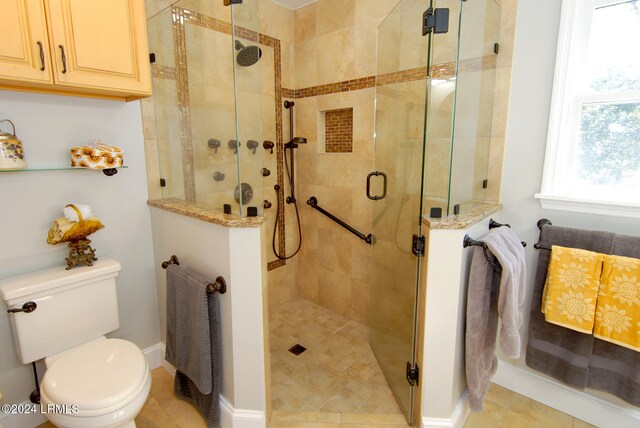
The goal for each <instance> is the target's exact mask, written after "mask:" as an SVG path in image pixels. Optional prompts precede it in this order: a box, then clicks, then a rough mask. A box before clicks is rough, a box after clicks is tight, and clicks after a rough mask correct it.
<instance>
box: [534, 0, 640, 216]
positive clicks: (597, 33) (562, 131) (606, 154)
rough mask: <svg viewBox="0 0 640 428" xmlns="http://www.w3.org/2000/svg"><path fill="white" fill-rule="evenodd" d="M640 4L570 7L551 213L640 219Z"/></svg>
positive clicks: (580, 1)
mask: <svg viewBox="0 0 640 428" xmlns="http://www.w3.org/2000/svg"><path fill="white" fill-rule="evenodd" d="M638 40H640V0H631V1H629V0H626V1H624V0H565V1H563V5H562V17H561V21H560V34H559V37H558V52H557V56H556V72H555V77H554V88H553V99H552V105H551V115H550V118H549V134H548V139H547V150H546V155H545V168H544V174H543V181H542V190H541V193H540V194H538V195H536V197H537V198H539V199H540V200H541V203H542V207H543V208H549V209H562V210H567V211H576V212H590V213H598V214H613V215H621V216H630V217H639V218H640V49H639V48H638V45H637V42H638Z"/></svg>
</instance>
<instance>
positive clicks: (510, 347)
mask: <svg viewBox="0 0 640 428" xmlns="http://www.w3.org/2000/svg"><path fill="white" fill-rule="evenodd" d="M480 241H482V242H484V243H485V244H487V247H489V250H490V251H491V253H493V255H494V256H495V257H496V259H498V262H500V265H501V266H502V273H501V275H500V293H499V294H498V315H499V316H500V320H501V321H502V327H501V328H500V349H502V352H504V354H505V355H506V356H507V357H509V358H518V357H520V348H521V340H520V327H521V326H522V304H523V303H524V291H525V288H526V277H527V274H526V265H527V264H526V262H525V258H524V247H523V246H522V243H521V242H520V239H518V236H517V235H516V234H515V233H514V232H513V231H512V230H511V229H510V228H509V227H507V226H502V227H499V228H497V229H493V230H491V231H490V232H489V233H488V234H486V235H485V236H483V237H482V238H481V239H480Z"/></svg>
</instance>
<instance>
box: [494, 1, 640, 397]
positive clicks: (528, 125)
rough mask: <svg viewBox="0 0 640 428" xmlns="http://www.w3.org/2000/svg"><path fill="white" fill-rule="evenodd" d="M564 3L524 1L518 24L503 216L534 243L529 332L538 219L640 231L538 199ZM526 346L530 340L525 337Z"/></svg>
mask: <svg viewBox="0 0 640 428" xmlns="http://www.w3.org/2000/svg"><path fill="white" fill-rule="evenodd" d="M560 7H561V2H560V1H557V0H520V1H519V10H518V15H517V16H518V18H517V24H516V40H515V51H514V63H513V76H512V85H511V98H510V105H509V119H508V129H507V143H506V153H505V163H504V174H503V180H502V183H503V185H502V186H503V187H502V198H501V200H502V203H503V210H502V212H501V213H500V215H499V218H500V219H501V221H503V222H508V223H510V224H511V225H512V228H513V230H514V231H515V232H516V233H517V234H518V235H519V236H520V238H521V239H523V240H524V241H526V242H527V243H528V244H529V245H528V246H527V248H526V254H527V270H528V278H527V283H528V284H529V287H528V295H527V299H526V301H525V316H526V318H525V327H524V329H525V335H526V333H527V330H528V327H527V325H528V316H529V314H528V312H529V307H530V301H531V284H533V276H534V273H535V268H536V262H537V257H538V254H537V253H538V251H537V250H535V249H534V248H533V244H534V243H535V242H536V241H537V239H538V232H539V230H538V228H537V227H536V222H537V221H538V219H540V218H548V219H549V220H551V222H552V223H553V224H555V225H558V226H568V227H577V228H584V229H592V230H606V231H610V232H615V233H620V234H628V235H638V234H639V230H640V229H639V226H640V222H639V221H638V220H633V219H627V218H619V217H608V216H599V215H585V214H575V213H569V212H562V211H551V210H543V209H541V208H540V203H539V202H538V201H537V200H536V199H534V194H535V193H537V192H539V191H540V183H541V179H542V168H543V164H544V151H545V145H546V137H547V125H548V119H549V107H550V102H551V90H552V83H553V73H554V65H555V55H556V44H557V40H558V26H559V20H560ZM524 346H526V340H525V341H523V347H524ZM509 362H510V363H511V364H514V365H516V366H518V367H525V363H524V357H523V358H521V359H520V360H519V361H509ZM526 370H527V371H528V370H529V369H526ZM532 373H535V372H532ZM601 396H603V397H605V399H606V400H610V401H612V402H615V403H618V404H621V403H622V402H621V400H617V399H616V398H615V397H613V396H611V395H608V394H602V395H601ZM621 405H622V406H623V407H629V408H630V406H625V405H624V404H621Z"/></svg>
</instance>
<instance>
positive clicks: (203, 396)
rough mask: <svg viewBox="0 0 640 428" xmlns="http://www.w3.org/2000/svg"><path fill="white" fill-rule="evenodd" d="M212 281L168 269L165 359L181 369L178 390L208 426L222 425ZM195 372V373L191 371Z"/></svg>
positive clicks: (216, 304)
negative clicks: (210, 282)
mask: <svg viewBox="0 0 640 428" xmlns="http://www.w3.org/2000/svg"><path fill="white" fill-rule="evenodd" d="M208 283H209V280H207V279H206V278H204V277H202V276H201V275H198V274H196V273H194V272H192V271H189V270H187V269H184V268H182V267H180V266H176V265H170V266H169V267H168V269H167V344H166V346H167V347H166V355H165V358H166V359H167V361H169V362H170V363H171V364H173V365H174V366H175V367H176V369H177V371H176V377H175V381H174V392H175V393H176V395H177V396H178V397H180V398H182V399H184V400H187V401H189V402H191V403H192V404H193V405H194V406H195V407H196V408H197V409H198V411H199V412H200V413H201V414H202V416H203V418H204V419H205V421H206V423H207V426H208V427H217V426H219V424H220V378H221V376H220V367H221V364H222V357H221V336H220V303H219V300H218V299H219V298H218V293H214V294H207V293H206V286H207V284H208ZM189 373H191V374H189Z"/></svg>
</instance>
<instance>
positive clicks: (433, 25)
mask: <svg viewBox="0 0 640 428" xmlns="http://www.w3.org/2000/svg"><path fill="white" fill-rule="evenodd" d="M432 31H433V33H434V34H442V33H446V32H448V31H449V8H446V7H439V8H436V9H434V8H432V7H430V8H429V9H427V10H426V11H425V12H424V13H423V14H422V35H423V36H426V35H427V34H429V33H431V32H432Z"/></svg>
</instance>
